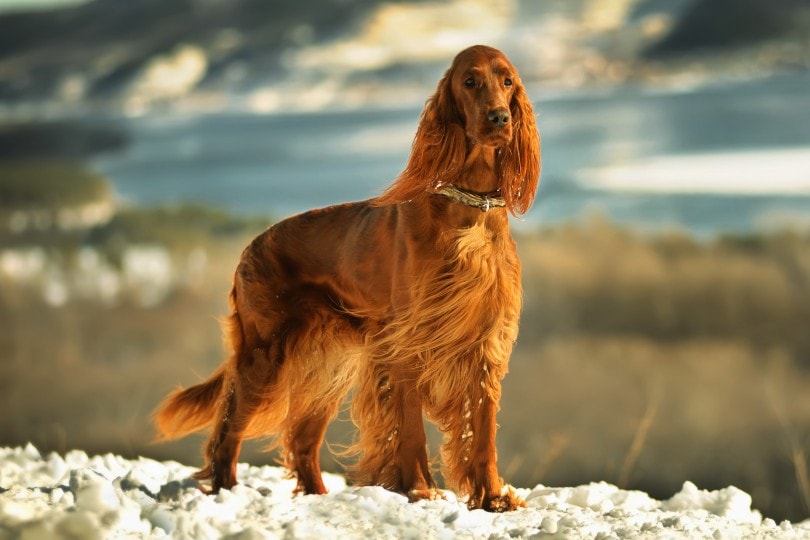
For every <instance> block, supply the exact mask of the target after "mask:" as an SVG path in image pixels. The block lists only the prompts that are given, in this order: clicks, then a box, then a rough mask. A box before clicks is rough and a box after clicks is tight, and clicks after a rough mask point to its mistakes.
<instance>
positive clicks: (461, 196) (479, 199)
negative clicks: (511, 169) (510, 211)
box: [436, 184, 506, 212]
mask: <svg viewBox="0 0 810 540" xmlns="http://www.w3.org/2000/svg"><path fill="white" fill-rule="evenodd" d="M436 194H437V195H442V196H444V197H447V198H448V199H450V200H453V201H456V202H459V203H461V204H463V205H466V206H470V207H472V208H478V209H479V210H481V211H482V212H489V211H490V210H491V209H493V208H502V207H504V206H506V201H505V200H504V199H503V197H501V191H500V190H497V191H490V192H489V193H479V192H477V191H470V190H468V189H464V188H460V187H458V186H456V185H453V184H450V185H449V186H445V187H443V188H442V189H440V190H439V191H437V192H436Z"/></svg>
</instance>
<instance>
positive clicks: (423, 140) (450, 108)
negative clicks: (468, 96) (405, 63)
mask: <svg viewBox="0 0 810 540" xmlns="http://www.w3.org/2000/svg"><path fill="white" fill-rule="evenodd" d="M452 77H453V68H452V67H451V68H450V69H448V70H447V73H445V75H444V77H443V78H442V80H441V81H439V85H438V87H437V88H436V93H435V94H433V96H432V97H431V98H430V99H429V100H428V101H427V103H426V104H425V110H424V111H422V117H421V118H420V120H419V126H418V127H417V129H416V136H415V137H414V139H413V147H412V148H411V155H410V157H409V158H408V164H407V166H406V167H405V170H404V171H402V173H401V174H400V175H399V178H397V180H396V181H395V182H394V184H393V185H392V186H391V187H390V188H388V190H386V191H385V193H383V194H382V195H381V196H380V197H379V198H378V199H377V201H378V203H379V204H390V203H398V202H405V201H410V200H413V199H416V198H418V197H420V196H424V195H426V194H428V193H431V192H435V191H437V190H439V189H441V187H442V186H443V185H445V184H446V183H447V182H448V181H449V179H450V178H453V177H455V176H457V175H458V173H459V172H460V171H461V168H462V167H463V165H464V158H465V155H466V151H467V146H466V135H465V133H464V126H463V125H462V123H461V119H460V114H459V111H458V107H457V106H456V103H455V100H454V98H453V93H452V88H451V86H452V85H451V81H452Z"/></svg>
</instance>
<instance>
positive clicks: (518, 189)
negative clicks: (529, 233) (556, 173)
mask: <svg viewBox="0 0 810 540" xmlns="http://www.w3.org/2000/svg"><path fill="white" fill-rule="evenodd" d="M516 82H517V88H515V93H514V95H513V96H512V103H511V104H510V109H511V114H512V129H513V134H512V142H511V143H510V144H509V146H507V147H506V148H504V149H503V150H501V160H500V164H501V179H502V184H501V185H502V186H503V187H502V188H501V191H502V194H503V198H504V200H505V201H506V206H507V208H509V211H510V212H511V213H512V214H513V215H515V216H519V215H521V214H525V213H526V212H527V211H528V210H529V208H531V206H532V203H533V202H534V195H535V193H536V192H537V184H538V182H539V180H540V133H539V132H538V131H537V122H536V121H535V116H534V110H533V109H532V103H531V101H529V97H528V96H527V95H526V91H525V90H524V88H523V84H522V83H520V82H518V81H516Z"/></svg>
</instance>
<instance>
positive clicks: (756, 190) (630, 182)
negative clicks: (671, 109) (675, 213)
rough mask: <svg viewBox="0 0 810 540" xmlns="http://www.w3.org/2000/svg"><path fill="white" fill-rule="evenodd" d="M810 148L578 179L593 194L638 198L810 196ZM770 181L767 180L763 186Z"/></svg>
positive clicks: (614, 170)
mask: <svg viewBox="0 0 810 540" xmlns="http://www.w3.org/2000/svg"><path fill="white" fill-rule="evenodd" d="M808 170H810V146H800V147H791V148H780V149H771V150H748V151H736V152H714V153H712V152H706V153H698V154H681V155H673V156H650V157H645V158H643V159H639V160H637V161H628V160H624V161H623V162H622V163H616V164H610V165H606V166H604V167H601V168H594V169H584V170H581V171H579V173H578V175H579V178H580V180H581V181H582V183H583V184H584V185H585V186H587V187H590V188H594V189H604V190H612V191H625V192H636V193H704V194H706V193H709V194H723V193H731V194H734V195H784V196H789V195H801V196H806V195H808V194H810V176H808V174H807V171H808ZM763 179H765V180H763Z"/></svg>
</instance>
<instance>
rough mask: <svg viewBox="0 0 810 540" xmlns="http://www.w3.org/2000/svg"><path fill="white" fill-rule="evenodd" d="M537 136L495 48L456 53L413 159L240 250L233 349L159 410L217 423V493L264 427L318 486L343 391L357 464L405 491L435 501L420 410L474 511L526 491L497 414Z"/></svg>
mask: <svg viewBox="0 0 810 540" xmlns="http://www.w3.org/2000/svg"><path fill="white" fill-rule="evenodd" d="M539 176H540V136H539V133H538V130H537V126H536V121H535V115H534V112H533V110H532V105H531V102H530V101H529V99H528V97H527V95H526V92H525V89H524V87H523V85H522V83H521V80H520V78H519V76H518V73H517V71H516V70H515V68H514V66H513V65H512V64H511V63H510V61H509V60H508V59H507V57H506V56H505V55H504V54H503V53H502V52H500V51H499V50H497V49H494V48H491V47H488V46H483V45H477V46H473V47H470V48H467V49H465V50H463V51H461V52H460V53H459V54H458V55H457V56H456V57H455V59H454V60H453V63H452V65H451V67H450V68H449V69H448V71H447V72H446V73H445V75H444V77H443V78H442V79H441V81H440V82H439V84H438V88H437V90H436V92H435V94H434V95H433V96H432V97H431V98H430V99H429V100H428V101H427V103H426V106H425V109H424V111H423V112H422V115H421V118H420V122H419V125H418V128H417V132H416V135H415V138H414V142H413V147H412V151H411V154H410V157H409V159H408V162H407V165H406V167H405V169H404V171H403V172H402V173H401V174H400V175H399V176H398V178H397V179H396V180H395V181H394V183H393V184H392V185H391V186H390V187H389V188H388V189H387V190H385V191H384V192H383V193H382V194H381V195H380V196H379V197H376V198H372V199H370V200H366V201H362V202H354V203H348V204H342V205H337V206H331V207H328V208H323V209H319V210H313V211H310V212H306V213H303V214H300V215H297V216H294V217H291V218H288V219H285V220H283V221H281V222H279V223H277V224H275V225H273V226H272V227H270V228H269V229H267V230H266V231H265V232H264V233H262V234H260V235H259V236H258V237H256V238H255V239H254V240H253V242H252V243H251V244H250V245H249V246H248V247H247V248H246V249H245V250H244V252H243V253H242V256H241V259H240V261H239V264H238V267H237V269H236V272H235V275H234V278H233V287H232V290H231V292H230V297H229V300H230V307H231V313H230V315H229V317H228V318H227V319H226V320H225V321H224V324H223V326H224V333H225V335H226V338H227V342H228V343H229V344H230V349H231V354H230V357H229V358H228V360H227V361H226V362H224V363H223V364H222V365H221V366H220V367H219V368H218V369H217V370H216V371H215V372H214V374H213V375H211V376H210V378H208V379H207V380H206V381H204V382H203V383H201V384H198V385H196V386H192V387H190V388H186V389H182V388H180V389H177V390H176V391H174V392H173V393H171V394H170V395H169V396H168V397H167V398H166V399H165V401H164V402H163V403H162V404H161V405H160V406H159V408H158V409H157V411H156V413H155V423H156V427H157V429H158V433H159V437H161V438H162V439H174V438H178V437H181V436H184V435H186V434H189V433H192V432H195V431H198V430H201V429H204V428H206V427H211V428H212V430H211V435H210V438H209V439H208V441H207V443H206V446H205V449H204V456H205V466H204V467H203V468H202V470H200V471H199V472H198V473H197V474H196V475H195V478H197V479H198V480H200V481H201V482H203V483H204V484H205V485H206V486H208V487H207V488H206V489H207V490H208V491H209V492H212V493H216V492H218V491H219V490H220V489H222V488H225V489H229V488H231V487H232V486H234V485H235V484H236V463H237V458H238V456H239V451H240V447H241V444H242V441H243V440H244V439H247V438H256V437H264V436H269V437H272V438H273V443H271V447H270V448H273V447H279V446H280V448H281V451H282V462H283V464H284V465H285V466H286V467H287V468H288V469H289V470H290V472H291V474H292V475H293V476H294V477H295V478H296V479H297V485H296V488H295V492H297V493H305V494H323V493H326V488H325V487H324V484H323V480H322V478H321V470H320V464H319V452H320V447H321V445H322V443H323V440H324V434H325V431H326V427H327V425H328V423H329V422H330V420H331V419H332V418H333V417H334V416H335V414H336V412H337V410H338V407H339V405H340V403H341V401H342V400H343V399H344V397H345V396H346V395H347V393H348V392H349V391H350V390H352V389H353V390H354V395H353V401H352V407H351V414H352V420H353V421H354V423H355V424H356V425H357V427H358V430H359V437H357V439H356V441H355V444H354V445H353V446H352V447H351V448H350V452H351V453H353V454H356V456H357V458H356V460H355V464H354V465H353V466H352V467H351V470H350V474H351V476H352V478H353V479H354V481H355V482H356V483H357V484H359V485H379V486H383V487H385V488H387V489H389V490H393V491H397V492H401V493H403V494H406V495H407V496H408V498H409V499H410V500H411V501H417V500H421V499H434V498H437V497H442V493H441V491H440V490H439V489H438V487H437V483H436V481H435V480H434V478H433V476H432V474H431V470H430V465H429V460H428V455H427V449H426V438H425V431H424V424H423V413H424V414H425V416H426V417H427V418H428V419H429V420H431V421H433V422H435V423H436V424H437V425H438V427H439V429H440V430H441V431H442V433H443V434H444V442H443V444H442V447H441V457H442V464H443V469H442V472H443V477H444V480H445V484H446V486H447V487H448V488H451V489H454V490H456V491H457V492H458V493H460V494H462V495H467V496H468V498H467V501H468V502H467V504H468V506H469V508H471V509H476V508H482V509H484V510H488V511H493V512H502V511H510V510H514V509H516V508H518V507H520V506H523V502H522V501H521V500H520V498H519V497H518V496H517V495H516V494H515V493H514V490H512V489H511V488H509V487H508V486H505V484H504V482H503V480H502V479H501V477H500V476H499V474H498V468H497V453H496V447H495V432H496V427H497V426H496V421H495V415H496V411H497V409H498V403H499V400H500V397H501V379H502V378H503V376H504V375H505V374H506V371H507V363H508V360H509V356H510V354H511V351H512V347H513V344H514V342H515V340H516V338H517V334H518V319H519V313H520V308H521V285H520V262H519V260H518V256H517V251H516V248H515V243H514V241H513V239H512V237H511V234H510V231H509V213H511V214H513V215H515V216H519V215H521V214H523V213H525V212H526V211H527V210H528V209H529V208H530V207H531V205H532V203H533V201H534V197H535V193H536V190H537V185H538V181H539Z"/></svg>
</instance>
